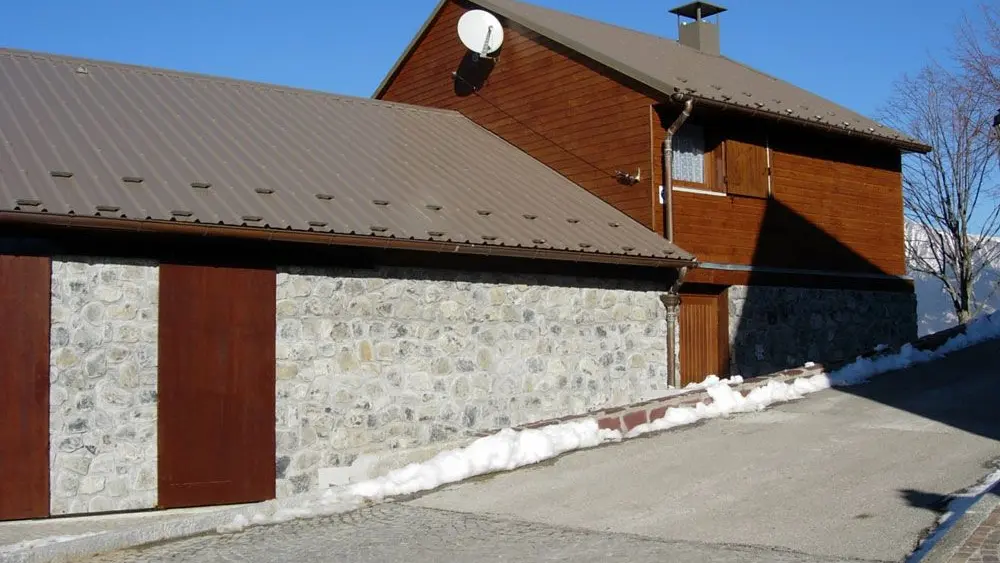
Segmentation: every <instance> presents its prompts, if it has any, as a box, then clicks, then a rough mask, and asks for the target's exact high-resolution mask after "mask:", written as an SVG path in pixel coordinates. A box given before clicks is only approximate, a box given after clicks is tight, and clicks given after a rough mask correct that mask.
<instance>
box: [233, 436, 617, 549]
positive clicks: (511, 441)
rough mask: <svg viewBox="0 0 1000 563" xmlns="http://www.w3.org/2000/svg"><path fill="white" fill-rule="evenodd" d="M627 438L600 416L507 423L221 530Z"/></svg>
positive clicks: (316, 512)
mask: <svg viewBox="0 0 1000 563" xmlns="http://www.w3.org/2000/svg"><path fill="white" fill-rule="evenodd" d="M621 439H622V434H621V432H619V431H617V430H607V429H602V428H598V425H597V421H596V420H594V419H592V418H591V419H585V420H579V421H572V422H566V423H563V424H555V425H552V426H546V427H543V428H538V429H526V430H520V431H518V430H514V429H511V428H506V429H504V430H501V431H500V432H497V433H496V434H493V435H491V436H486V437H483V438H479V439H478V440H476V441H474V442H473V443H471V444H469V445H468V446H467V447H465V448H461V449H458V450H448V451H444V452H441V453H439V454H438V455H436V456H434V457H433V458H431V459H430V460H428V461H426V462H423V463H411V464H409V465H407V466H406V467H403V468H401V469H397V470H395V471H391V472H390V473H389V474H387V475H385V476H382V477H378V478H375V479H370V480H367V481H362V482H360V483H355V484H353V485H349V486H347V487H335V488H330V489H327V490H326V492H324V493H322V494H318V493H317V494H315V495H304V496H301V497H297V498H296V499H294V500H293V501H291V502H290V503H284V504H282V503H277V502H276V503H273V504H272V505H268V506H265V507H263V508H262V509H261V510H259V511H258V512H256V513H254V514H253V515H252V516H250V517H247V516H244V515H238V516H236V517H235V518H234V519H233V521H232V522H231V523H230V524H227V525H225V526H220V527H219V528H218V531H219V532H220V533H233V532H238V531H241V530H243V529H245V528H246V527H247V526H250V525H254V524H273V523H278V522H285V521H288V520H292V519H295V518H309V517H315V516H323V515H328V514H337V513H340V512H346V511H348V510H353V509H355V508H358V507H359V506H361V505H363V504H364V503H365V502H378V501H382V500H384V499H386V498H388V497H394V496H400V495H408V494H413V493H417V492H420V491H429V490H431V489H436V488H437V487H440V486H442V485H446V484H448V483H455V482H457V481H463V480H465V479H468V478H470V477H475V476H477V475H483V474H486V473H493V472H497V471H509V470H511V469H516V468H518V467H523V466H525V465H531V464H534V463H538V462H540V461H545V460H547V459H551V458H554V457H556V456H558V455H561V454H563V453H566V452H570V451H574V450H579V449H584V448H592V447H594V446H598V445H600V444H602V443H605V442H617V441H620V440H621Z"/></svg>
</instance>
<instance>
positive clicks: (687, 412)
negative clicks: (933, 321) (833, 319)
mask: <svg viewBox="0 0 1000 563" xmlns="http://www.w3.org/2000/svg"><path fill="white" fill-rule="evenodd" d="M992 338H1000V313H994V314H990V315H986V316H982V317H979V318H977V319H975V320H974V321H972V322H970V323H969V324H968V325H967V327H966V331H965V334H959V335H956V336H954V337H952V338H951V339H949V340H948V341H947V342H945V343H944V344H943V345H942V346H940V347H939V348H937V349H935V350H932V351H928V350H918V349H916V348H914V347H913V346H912V345H910V344H905V345H903V347H902V348H900V350H899V352H897V353H895V354H884V355H881V356H875V357H873V358H861V357H859V358H858V359H857V360H855V361H854V362H853V363H850V364H848V365H846V366H844V367H842V368H841V369H839V370H836V371H834V372H832V373H829V374H828V373H819V374H816V375H813V376H811V377H800V378H796V379H795V380H794V381H792V382H791V383H786V382H782V381H776V380H771V381H769V382H768V383H767V384H766V385H763V386H761V387H757V388H755V389H752V390H751V391H750V392H749V393H747V394H746V396H744V395H742V394H741V393H740V392H739V391H736V390H735V389H732V388H731V387H730V384H731V383H730V382H729V381H726V380H719V379H718V378H717V377H716V378H714V379H713V378H709V379H708V380H706V382H705V384H706V385H707V387H706V391H707V392H708V394H709V396H710V397H711V398H712V403H711V404H706V403H704V402H701V403H698V404H697V405H695V406H693V407H670V408H668V409H667V412H666V415H665V416H664V417H663V418H660V419H657V420H654V421H653V422H649V423H646V424H641V425H639V426H636V427H635V428H633V429H632V430H630V431H629V432H628V433H627V434H626V435H625V437H626V438H634V437H635V436H639V435H642V434H646V433H649V432H656V431H660V430H667V429H670V428H675V427H678V426H685V425H688V424H694V423H695V422H698V421H699V420H704V419H708V418H718V417H721V416H729V415H731V414H734V413H741V412H753V411H760V410H764V409H765V408H767V407H768V406H770V405H772V404H774V403H783V402H788V401H794V400H796V399H801V398H802V397H804V396H805V395H808V394H810V393H816V392H818V391H822V390H824V389H829V388H831V387H846V386H851V385H859V384H861V383H865V382H866V381H868V380H869V379H871V378H872V377H873V376H875V375H879V374H882V373H887V372H890V371H896V370H900V369H904V368H907V367H910V366H913V365H917V364H922V363H926V362H930V361H932V360H936V359H938V358H941V357H944V356H945V355H947V354H950V353H951V352H954V351H956V350H961V349H962V348H967V347H969V346H972V345H973V344H978V343H979V342H983V341H985V340H989V339H992ZM879 349H880V350H882V351H884V350H885V349H886V347H884V346H881V347H880V348H879ZM814 365H815V364H814V363H812V362H808V363H807V364H806V367H812V366H814ZM734 379H735V378H734ZM739 381H742V379H739Z"/></svg>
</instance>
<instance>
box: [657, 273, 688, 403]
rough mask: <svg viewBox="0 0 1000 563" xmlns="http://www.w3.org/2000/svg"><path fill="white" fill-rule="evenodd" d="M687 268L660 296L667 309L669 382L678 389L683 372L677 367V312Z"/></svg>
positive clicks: (679, 306) (678, 274)
mask: <svg viewBox="0 0 1000 563" xmlns="http://www.w3.org/2000/svg"><path fill="white" fill-rule="evenodd" d="M687 270H688V269H687V266H684V267H682V268H680V269H679V270H678V271H677V279H676V280H674V283H673V285H672V286H670V289H669V290H668V292H667V293H664V294H663V295H661V296H660V301H661V302H662V303H663V306H664V307H665V308H666V309H667V383H668V384H669V385H670V386H672V387H674V388H676V389H680V387H681V374H680V370H678V369H677V336H678V334H677V314H678V312H679V311H680V308H681V295H680V287H681V284H682V283H684V276H686V275H687Z"/></svg>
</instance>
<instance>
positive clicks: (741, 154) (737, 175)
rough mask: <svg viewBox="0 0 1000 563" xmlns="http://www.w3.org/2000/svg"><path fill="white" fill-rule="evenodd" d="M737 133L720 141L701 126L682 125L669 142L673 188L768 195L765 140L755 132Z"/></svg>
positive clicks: (731, 193)
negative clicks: (671, 144)
mask: <svg viewBox="0 0 1000 563" xmlns="http://www.w3.org/2000/svg"><path fill="white" fill-rule="evenodd" d="M737 133H738V134H737V135H736V137H738V138H739V139H737V138H730V139H726V140H722V139H720V138H719V135H718V134H717V133H715V132H714V131H713V130H712V129H707V130H706V128H705V127H704V126H703V125H699V124H693V123H685V124H684V125H683V126H681V128H680V130H678V131H677V134H676V135H674V138H673V141H672V142H673V146H672V149H673V156H672V162H671V170H672V171H673V178H674V181H673V183H674V187H675V188H677V189H679V190H681V191H691V190H694V191H701V192H713V193H716V194H726V195H731V196H744V197H756V198H767V197H768V194H769V193H770V178H769V176H770V163H769V161H768V148H767V139H766V137H764V135H763V134H759V133H757V132H748V131H739V132H737ZM744 139H745V140H744Z"/></svg>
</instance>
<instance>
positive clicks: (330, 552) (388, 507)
mask: <svg viewBox="0 0 1000 563" xmlns="http://www.w3.org/2000/svg"><path fill="white" fill-rule="evenodd" d="M617 558H627V559H624V560H627V561H630V562H633V563H642V562H650V563H652V562H654V561H655V562H661V561H671V562H683V561H691V562H699V563H701V562H706V563H716V562H718V563H730V562H732V563H736V562H756V561H760V562H764V561H767V562H772V563H786V562H787V563H791V562H798V563H820V562H824V563H825V562H833V561H853V560H849V559H833V558H825V557H815V556H810V555H806V554H802V553H797V552H793V551H785V550H773V549H767V548H756V547H748V546H736V545H717V544H700V543H696V542H677V541H663V540H657V539H652V538H645V537H641V536H635V535H631V534H621V533H617V534H616V533H607V532H595V531H586V530H578V529H572V528H564V527H558V526H550V525H545V524H538V523H528V522H521V521H517V520H512V519H503V518H493V517H488V516H480V515H472V514H465V513H460V512H450V511H445V510H436V509H428V508H420V507H415V506H407V505H403V504H383V505H378V506H375V507H372V508H366V509H363V510H359V511H355V512H351V513H347V514H342V515H338V516H333V517H324V518H316V519H311V520H296V521H292V522H286V523H284V524H278V525H275V526H266V527H254V528H250V529H248V530H246V531H245V532H243V533H240V534H233V535H216V534H211V535H205V536H199V537H194V538H188V539H184V540H180V541H176V542H170V543H164V544H159V545H155V546H151V547H148V548H145V549H131V550H125V551H119V552H115V553H110V554H105V555H102V556H98V557H95V558H91V559H87V560H86V561H90V562H91V563H132V562H140V561H141V562H143V563H157V562H161V561H163V562H165V561H170V562H171V563H181V562H188V561H190V562H194V561H197V562H199V563H213V562H239V563H258V562H260V563H263V562H267V563H271V562H278V561H281V562H285V561H309V562H333V561H336V562H351V563H354V562H376V561H377V562H379V563H393V562H404V561H405V562H406V563H421V562H428V563H430V562H435V563H437V562H439V561H461V562H480V561H482V562H485V561H491V562H497V561H517V562H534V561H574V563H586V562H598V561H600V562H604V561H609V560H615V559H617Z"/></svg>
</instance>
